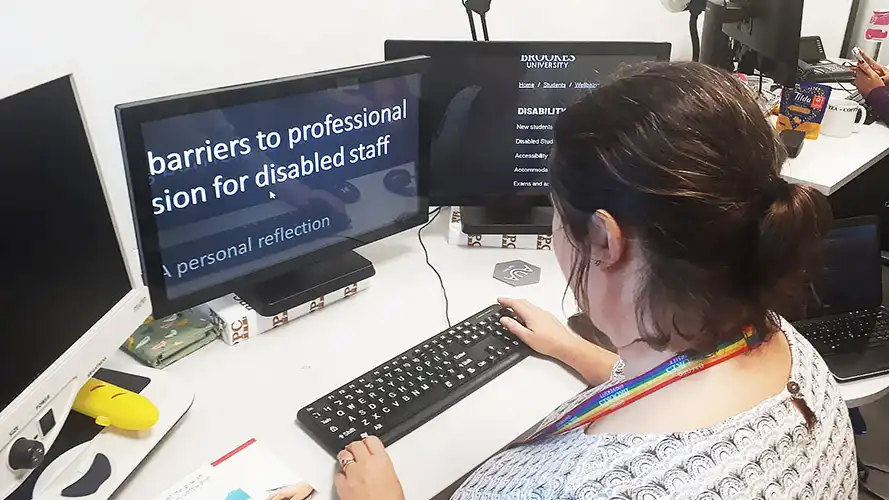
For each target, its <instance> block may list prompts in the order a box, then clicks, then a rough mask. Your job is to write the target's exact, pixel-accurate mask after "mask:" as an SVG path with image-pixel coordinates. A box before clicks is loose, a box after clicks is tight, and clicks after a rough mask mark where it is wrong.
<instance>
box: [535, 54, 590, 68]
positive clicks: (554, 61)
mask: <svg viewBox="0 0 889 500" xmlns="http://www.w3.org/2000/svg"><path fill="white" fill-rule="evenodd" d="M576 60H577V56H575V55H573V54H563V55H555V54H537V55H533V54H522V62H523V63H525V65H527V67H528V69H565V68H567V67H568V65H569V64H571V63H573V62H574V61H576Z"/></svg>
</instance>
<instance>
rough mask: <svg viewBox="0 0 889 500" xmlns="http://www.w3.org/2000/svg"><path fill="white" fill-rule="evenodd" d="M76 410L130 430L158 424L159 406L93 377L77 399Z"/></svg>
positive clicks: (99, 420) (106, 423) (101, 423)
mask: <svg viewBox="0 0 889 500" xmlns="http://www.w3.org/2000/svg"><path fill="white" fill-rule="evenodd" d="M73 409H74V411H76V412H78V413H82V414H84V415H86V416H88V417H91V418H94V419H95V420H96V423H97V424H98V425H101V426H102V427H108V426H113V427H117V428H118V429H124V430H128V431H141V430H145V429H150V428H151V427H152V426H153V425H154V424H156V423H157V419H158V416H159V414H158V411H157V407H156V406H154V404H153V403H152V402H151V401H149V400H148V398H146V397H145V396H143V395H141V394H136V393H135V392H132V391H128V390H126V389H123V388H121V387H118V386H116V385H114V384H109V383H108V382H104V381H102V380H99V379H96V378H91V379H89V380H88V381H87V383H86V384H84V386H83V387H81V388H80V392H78V393H77V397H75V398H74V407H73Z"/></svg>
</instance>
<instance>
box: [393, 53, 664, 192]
mask: <svg viewBox="0 0 889 500" xmlns="http://www.w3.org/2000/svg"><path fill="white" fill-rule="evenodd" d="M418 54H423V55H428V56H430V57H431V58H432V64H431V67H430V70H429V74H428V78H427V79H426V80H425V82H424V84H423V102H424V119H423V124H422V127H423V130H424V137H430V138H431V158H430V176H429V183H428V186H429V194H430V198H431V202H432V204H434V205H470V206H472V205H486V204H489V203H492V202H494V200H498V201H500V199H502V198H503V197H511V198H515V197H516V196H518V197H522V198H527V200H528V202H529V203H531V204H538V205H539V204H546V202H547V196H548V194H549V182H548V169H547V158H548V156H549V152H550V149H551V147H552V143H553V139H552V127H553V123H554V122H555V119H556V117H557V116H558V114H559V113H560V112H561V111H562V110H563V109H565V108H566V107H567V106H569V105H571V104H572V103H574V102H575V101H577V100H578V99H579V98H580V97H582V96H583V95H585V94H587V93H589V92H591V91H593V90H594V89H595V88H596V87H598V86H599V85H600V84H601V83H602V82H603V80H604V79H605V78H607V77H608V76H609V75H610V74H612V73H613V72H614V71H615V70H616V69H617V68H618V67H620V66H622V65H625V64H634V63H640V62H645V61H655V60H668V59H669V55H670V45H669V44H656V43H559V42H546V43H532V42H491V43H472V42H418V41H396V40H390V41H388V42H387V43H386V58H387V59H397V58H401V57H406V56H411V55H418ZM532 199H535V200H537V201H538V203H533V202H530V200H532Z"/></svg>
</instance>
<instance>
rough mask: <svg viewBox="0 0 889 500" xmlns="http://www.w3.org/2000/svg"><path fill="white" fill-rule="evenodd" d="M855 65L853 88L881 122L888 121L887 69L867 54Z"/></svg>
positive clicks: (888, 88) (888, 79) (888, 78)
mask: <svg viewBox="0 0 889 500" xmlns="http://www.w3.org/2000/svg"><path fill="white" fill-rule="evenodd" d="M861 55H862V56H863V57H864V61H862V62H860V63H858V66H856V67H855V82H854V84H855V88H857V89H858V93H859V94H861V96H862V97H864V98H865V99H866V100H867V103H868V104H870V106H871V108H873V110H874V111H875V112H876V113H877V115H878V116H879V118H880V120H882V121H883V123H889V87H887V86H886V83H887V82H889V71H887V70H886V68H884V67H883V65H881V64H880V63H878V62H876V61H874V60H873V59H871V58H870V56H868V55H867V54H861Z"/></svg>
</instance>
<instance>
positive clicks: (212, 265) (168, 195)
mask: <svg viewBox="0 0 889 500" xmlns="http://www.w3.org/2000/svg"><path fill="white" fill-rule="evenodd" d="M419 95H420V76H419V75H410V76H404V77H397V78H390V79H384V80H378V81H375V82H371V83H362V84H360V85H355V86H352V87H342V88H338V89H331V90H323V91H318V92H313V93H307V94H299V95H293V96H288V97H284V98H278V99H273V100H264V101H258V102H254V103H250V104H243V105H238V106H233V107H227V108H220V109H214V110H210V111H202V112H199V113H194V114H189V115H182V116H176V117H172V118H166V119H163V120H158V121H153V122H148V123H144V124H143V125H142V137H143V141H144V145H145V151H144V154H145V158H146V163H145V165H146V166H147V168H148V172H147V174H148V175H149V179H150V183H151V196H152V199H151V210H152V213H153V214H154V218H155V221H156V223H157V228H158V242H159V246H160V253H161V259H162V262H163V267H164V276H165V278H166V286H167V295H168V298H170V299H175V298H177V297H180V296H183V295H186V294H189V293H192V292H194V291H197V290H201V289H204V288H207V287H210V286H214V285H217V284H220V283H224V282H226V281H229V280H231V279H235V278H238V277H242V276H245V275H247V274H250V273H251V272H254V271H256V270H259V269H264V268H267V267H269V266H272V265H275V264H278V263H280V262H283V261H286V260H290V259H293V258H295V257H299V256H302V255H305V254H307V253H309V252H312V251H314V250H318V249H320V248H323V247H326V246H329V245H331V244H335V243H339V242H342V241H344V240H349V239H353V240H354V239H357V238H358V237H360V235H362V234H365V233H368V232H370V231H374V230H377V229H380V228H382V227H385V226H388V225H390V224H391V223H392V222H393V221H396V220H398V219H401V218H405V217H409V216H411V215H414V214H416V213H417V210H418V208H419V200H418V198H417V197H416V196H415V195H409V194H398V193H394V192H391V191H389V190H387V189H386V187H385V186H384V182H383V179H384V177H385V175H386V174H387V173H389V172H390V171H392V170H396V169H400V170H405V171H406V173H407V174H409V175H411V176H415V175H416V168H417V165H416V162H417V155H418V147H419V144H418V141H419V138H418V127H419V113H418V107H419Z"/></svg>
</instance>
